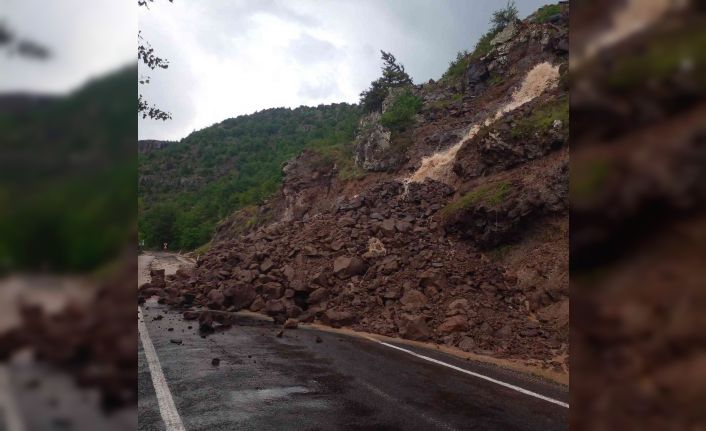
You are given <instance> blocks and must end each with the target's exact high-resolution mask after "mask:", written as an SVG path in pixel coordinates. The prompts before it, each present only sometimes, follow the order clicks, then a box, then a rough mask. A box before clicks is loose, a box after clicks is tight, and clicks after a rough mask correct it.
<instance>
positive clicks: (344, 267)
mask: <svg viewBox="0 0 706 431" xmlns="http://www.w3.org/2000/svg"><path fill="white" fill-rule="evenodd" d="M366 270H367V265H366V264H365V262H364V261H363V259H361V258H359V257H358V256H353V257H348V256H339V257H337V258H336V259H335V260H334V261H333V273H334V275H336V276H337V277H338V278H342V279H346V278H350V277H352V276H354V275H360V274H363V273H365V271H366Z"/></svg>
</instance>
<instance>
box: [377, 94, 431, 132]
mask: <svg viewBox="0 0 706 431" xmlns="http://www.w3.org/2000/svg"><path fill="white" fill-rule="evenodd" d="M421 108H422V99H420V98H419V97H417V96H415V95H413V94H412V92H411V91H410V90H405V91H404V92H402V93H401V94H399V95H398V96H397V97H396V98H395V100H394V101H393V102H392V104H391V105H390V107H389V108H388V110H387V111H386V112H385V113H384V114H383V115H382V117H381V118H380V123H382V125H383V126H385V127H387V128H388V129H390V130H392V131H393V132H400V131H402V130H404V129H406V128H407V127H408V126H409V125H411V124H412V123H413V122H414V116H415V115H416V114H417V112H419V110H420V109H421Z"/></svg>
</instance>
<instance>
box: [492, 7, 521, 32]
mask: <svg viewBox="0 0 706 431" xmlns="http://www.w3.org/2000/svg"><path fill="white" fill-rule="evenodd" d="M518 13H519V12H518V10H517V5H515V1H514V0H508V2H507V4H506V5H505V7H504V8H502V9H500V10H496V11H495V12H493V17H492V18H491V19H490V23H491V24H492V25H493V31H495V32H499V31H500V30H502V29H504V28H505V27H507V26H508V24H510V23H512V22H515V21H516V20H517V19H518V18H517V16H518Z"/></svg>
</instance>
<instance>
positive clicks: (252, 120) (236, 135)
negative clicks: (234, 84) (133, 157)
mask: <svg viewBox="0 0 706 431" xmlns="http://www.w3.org/2000/svg"><path fill="white" fill-rule="evenodd" d="M359 116H360V113H359V108H358V106H357V105H350V104H346V103H340V104H333V105H319V106H317V107H304V106H302V107H299V108H296V109H289V108H275V109H267V110H264V111H260V112H257V113H255V114H252V115H244V116H240V117H237V118H231V119H228V120H225V121H223V122H221V123H218V124H215V125H213V126H211V127H208V128H205V129H203V130H200V131H197V132H194V133H192V134H190V135H189V136H187V137H186V138H184V139H182V140H181V141H179V142H176V143H172V144H170V145H168V146H167V147H166V148H163V149H159V150H154V151H149V152H146V153H141V154H139V187H138V189H139V191H138V193H139V204H138V206H139V224H138V226H139V232H140V238H141V239H143V240H144V241H145V245H146V246H147V247H158V246H159V245H161V244H162V242H165V241H166V242H168V243H169V247H170V248H171V249H193V248H195V247H198V246H199V245H202V244H204V243H206V242H208V241H209V240H210V238H211V235H212V234H213V231H214V229H215V226H216V224H217V223H218V221H219V220H221V219H223V218H225V217H227V216H228V215H230V214H231V213H232V212H233V211H235V210H237V209H239V208H242V207H245V206H247V205H251V204H255V203H257V202H259V201H261V200H262V199H263V198H265V197H267V196H269V195H271V194H272V193H274V192H275V191H276V190H277V189H278V187H279V184H280V182H281V168H282V163H284V162H285V161H287V160H289V159H291V158H293V157H294V156H296V155H297V154H299V153H300V152H301V151H302V150H303V149H305V148H316V149H319V150H322V151H325V150H326V149H338V150H340V149H342V148H345V144H347V143H350V142H351V141H352V140H353V137H354V131H355V127H356V125H357V122H358V118H359Z"/></svg>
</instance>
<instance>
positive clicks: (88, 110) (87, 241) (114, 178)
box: [0, 68, 137, 272]
mask: <svg viewBox="0 0 706 431" xmlns="http://www.w3.org/2000/svg"><path fill="white" fill-rule="evenodd" d="M135 73H136V71H135V68H125V69H123V70H120V71H118V72H116V73H113V74H111V75H109V76H107V77H105V78H101V79H99V80H96V81H93V82H91V83H89V84H87V85H86V86H85V87H83V88H82V89H80V90H79V91H77V92H75V93H72V94H70V95H68V96H66V97H61V98H56V99H51V100H49V99H48V100H47V101H46V103H45V104H44V105H43V106H41V107H35V108H31V109H27V110H22V112H17V113H13V112H3V113H0V134H1V135H2V136H3V153H4V154H5V155H6V157H2V158H0V185H1V186H0V272H2V271H5V270H18V269H24V270H32V269H37V268H42V269H49V270H52V271H58V272H66V271H84V270H94V269H96V268H97V267H99V266H101V265H104V264H105V263H106V262H108V261H109V260H110V259H112V258H113V257H115V256H116V255H117V254H118V253H119V252H120V251H121V250H122V249H123V248H124V247H125V246H126V245H127V244H128V242H129V241H130V240H131V236H132V232H134V228H135V213H136V205H135V204H136V199H135V197H136V196H135V176H136V163H135V156H134V154H135V147H134V136H135V135H136V134H137V127H136V123H135V103H134V98H133V97H127V96H129V95H130V94H134V93H135V92H136V91H137V85H136V83H135ZM126 95H127V96H126ZM129 124H135V127H132V128H131V127H126V125H129ZM69 167H70V168H69Z"/></svg>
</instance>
